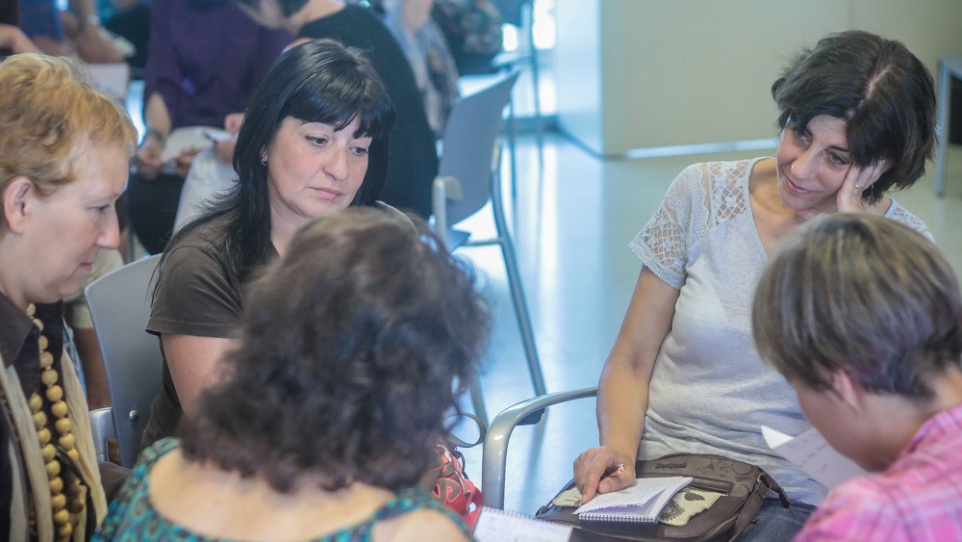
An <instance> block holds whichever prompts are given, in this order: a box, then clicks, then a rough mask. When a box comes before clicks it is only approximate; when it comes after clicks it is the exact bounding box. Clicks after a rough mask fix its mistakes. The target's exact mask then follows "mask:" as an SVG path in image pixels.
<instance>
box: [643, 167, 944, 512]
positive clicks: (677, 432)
mask: <svg viewBox="0 0 962 542" xmlns="http://www.w3.org/2000/svg"><path fill="white" fill-rule="evenodd" d="M761 159H762V158H755V159H752V160H742V161H737V162H708V163H702V164H694V165H692V166H689V167H687V168H685V170H684V171H682V172H681V174H679V175H678V177H677V178H676V179H675V181H674V182H673V183H672V185H671V187H670V188H669V189H668V193H667V194H666V196H665V199H664V201H663V202H662V204H661V207H660V208H659V210H658V211H657V212H656V213H655V215H654V216H653V217H652V218H651V220H649V222H648V224H647V225H646V226H645V228H644V229H642V230H641V232H639V233H638V235H637V236H636V237H635V239H634V240H633V241H632V242H631V244H630V247H631V249H632V250H633V251H634V252H635V253H636V254H637V255H638V256H639V257H640V258H641V260H642V262H643V263H644V265H645V267H647V268H649V269H650V270H651V271H652V272H653V273H654V274H655V275H656V276H657V277H659V278H660V279H661V280H663V281H664V282H665V283H667V284H669V285H670V286H672V287H674V288H677V289H679V295H678V301H677V303H676V305H675V314H674V318H673V320H672V325H671V330H670V331H669V333H668V336H667V337H666V338H665V342H664V343H663V344H662V347H661V351H660V352H659V354H658V358H657V360H656V361H655V366H654V370H653V373H652V376H651V383H650V389H649V399H648V405H649V407H648V412H647V415H646V419H645V430H644V435H643V436H642V440H641V444H640V446H639V455H638V456H639V458H641V459H652V458H657V457H660V456H663V455H666V454H669V453H677V452H694V453H709V454H719V455H723V456H726V457H730V458H733V459H739V460H742V461H745V462H748V463H753V464H755V465H758V466H760V467H762V468H763V469H765V471H767V472H768V473H769V474H770V475H771V476H772V477H773V478H775V480H776V481H777V482H778V483H779V484H780V485H781V486H782V487H783V488H784V489H785V491H786V492H787V493H788V496H789V498H791V499H792V500H794V501H800V502H805V503H809V504H813V505H818V504H819V503H820V502H821V500H822V499H823V498H824V497H825V493H826V488H825V487H824V486H822V485H821V484H819V483H818V482H816V481H814V480H812V479H811V478H809V477H808V476H807V475H806V474H805V473H804V472H803V471H801V470H800V469H798V468H797V467H795V466H794V465H792V464H791V463H789V462H788V461H786V460H785V459H783V458H782V457H781V456H779V455H778V454H776V453H774V452H772V451H771V450H770V449H769V448H768V446H767V445H766V444H765V441H764V439H763V438H762V435H761V431H760V426H761V425H762V424H764V425H768V426H770V427H773V428H775V429H777V430H779V431H782V432H784V433H787V434H789V435H796V434H798V433H801V432H802V431H804V430H805V429H807V428H808V427H809V424H808V422H807V421H806V420H805V417H804V415H803V414H802V411H801V408H800V407H799V405H798V401H797V400H796V397H795V393H794V391H793V390H792V388H791V386H789V385H788V383H787V382H786V381H785V379H784V378H782V376H781V375H779V374H778V372H776V371H775V370H774V369H773V368H772V367H770V366H769V365H768V364H767V363H765V362H764V361H762V359H761V358H760V357H759V355H758V353H757V352H756V350H755V345H754V343H753V341H752V334H751V305H752V297H753V295H754V292H755V285H756V283H757V281H758V278H759V276H760V274H761V272H762V270H763V269H764V267H765V265H766V264H767V263H768V255H767V254H766V253H765V249H764V248H763V246H762V243H761V239H760V238H759V235H758V231H757V230H756V228H755V221H754V218H753V215H752V209H751V204H750V202H749V192H748V178H749V176H750V174H751V170H752V167H753V166H754V164H755V163H756V162H757V161H758V160H761ZM886 216H887V217H889V218H891V219H893V220H897V221H899V222H902V223H904V224H906V225H908V226H909V227H912V228H914V229H916V230H919V231H921V232H923V233H925V234H928V232H927V228H926V226H925V224H924V223H923V222H922V221H921V220H919V219H918V218H917V217H915V216H913V215H912V214H910V213H909V212H908V211H906V210H905V209H904V208H903V207H901V206H900V205H898V204H897V203H895V202H894V201H893V202H892V205H891V207H890V208H889V210H888V212H887V213H886ZM929 237H930V238H931V236H930V235H929Z"/></svg>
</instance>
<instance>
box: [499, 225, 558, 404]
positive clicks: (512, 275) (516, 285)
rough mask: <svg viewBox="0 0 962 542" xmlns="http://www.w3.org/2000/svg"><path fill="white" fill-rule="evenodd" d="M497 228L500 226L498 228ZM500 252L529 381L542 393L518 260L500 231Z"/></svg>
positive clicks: (509, 243) (536, 393) (543, 387)
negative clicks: (526, 363) (525, 358)
mask: <svg viewBox="0 0 962 542" xmlns="http://www.w3.org/2000/svg"><path fill="white" fill-rule="evenodd" d="M498 229H499V230H500V229H501V228H498ZM500 244H501V253H502V255H503V256H504V267H505V270H506V271H507V274H508V289H510V290H511V300H512V302H513V304H514V312H515V314H516V315H517V317H518V327H519V328H520V330H521V342H522V343H523V344H524V352H525V356H526V357H527V358H528V370H529V371H530V372H531V383H532V384H533V385H534V393H535V395H544V394H545V393H547V390H546V389H545V386H544V376H543V375H542V374H541V361H540V359H539V358H538V350H537V348H536V346H535V340H534V329H533V328H532V326H531V316H530V313H529V312H528V304H527V302H526V301H525V298H524V290H523V286H522V284H521V273H520V272H519V271H518V261H517V259H516V258H515V255H514V247H513V246H512V244H511V239H509V238H508V236H507V235H505V234H504V233H502V234H501V235H500Z"/></svg>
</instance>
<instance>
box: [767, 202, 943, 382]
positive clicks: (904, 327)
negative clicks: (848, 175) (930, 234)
mask: <svg viewBox="0 0 962 542" xmlns="http://www.w3.org/2000/svg"><path fill="white" fill-rule="evenodd" d="M752 333H753V335H754V337H755V344H756V346H757V347H758V351H759V353H760V354H761V356H762V357H763V358H764V359H766V360H768V361H769V362H770V363H771V364H772V365H774V366H775V368H776V369H777V370H778V371H779V372H780V373H782V374H783V375H784V376H785V377H786V378H788V379H789V380H795V379H797V380H800V381H802V382H804V383H805V384H807V385H808V386H809V387H811V388H813V389H826V388H828V387H830V385H831V384H830V381H829V379H828V378H829V375H830V373H832V372H835V371H839V370H841V371H845V372H847V373H849V374H850V375H851V376H852V377H854V378H855V379H856V380H857V381H858V382H859V383H860V384H861V385H862V386H863V387H864V388H865V389H867V390H870V391H873V392H876V393H894V394H899V395H903V396H906V397H909V398H920V399H926V398H930V397H931V396H932V392H933V390H932V389H931V386H930V384H929V383H930V382H931V380H930V378H931V377H932V376H933V375H936V374H939V373H942V372H944V371H945V370H946V369H948V368H949V367H953V366H954V367H959V365H960V355H962V300H960V296H959V286H958V282H957V281H956V277H955V273H953V272H952V269H951V267H950V266H949V264H948V262H946V261H945V258H943V257H942V255H941V253H940V252H939V251H938V249H937V248H936V247H935V245H933V244H932V243H931V242H930V241H929V240H928V239H926V238H925V237H923V236H922V235H921V234H919V233H918V232H916V231H914V230H911V229H909V228H908V227H906V226H903V225H902V224H899V223H896V222H894V221H892V220H888V219H886V218H883V217H878V216H872V215H869V214H866V213H839V214H833V215H827V216H822V217H819V218H816V219H814V220H812V221H811V222H810V223H809V224H806V225H805V226H804V227H803V229H802V231H801V232H800V233H798V234H796V235H795V236H793V237H792V238H790V239H787V240H786V241H785V243H784V245H783V246H781V247H780V248H779V249H778V250H777V251H776V254H775V255H774V257H773V258H772V261H771V263H770V265H769V266H768V268H767V269H766V270H765V272H764V273H763V275H762V277H761V280H760V281H759V284H758V289H757V290H756V292H755V300H754V305H753V307H752Z"/></svg>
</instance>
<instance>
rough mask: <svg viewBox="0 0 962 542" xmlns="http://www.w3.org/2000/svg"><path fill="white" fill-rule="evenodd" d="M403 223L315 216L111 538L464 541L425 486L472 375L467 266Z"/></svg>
mask: <svg viewBox="0 0 962 542" xmlns="http://www.w3.org/2000/svg"><path fill="white" fill-rule="evenodd" d="M415 222H416V225H414V226H412V222H411V221H410V220H409V219H407V218H406V217H404V216H397V215H393V214H390V213H384V212H382V211H378V210H374V209H360V208H359V209H349V210H346V211H342V212H340V213H334V214H330V215H327V216H324V217H321V218H319V219H317V220H316V221H315V222H313V223H311V224H310V225H308V226H307V227H305V228H304V229H302V230H301V231H299V232H298V233H297V234H296V235H295V236H294V238H293V240H292V241H291V244H290V246H289V250H288V251H287V252H286V254H285V255H284V256H283V257H281V258H280V260H278V261H275V262H274V263H273V264H272V265H270V266H269V267H268V268H266V271H265V272H264V274H263V276H261V278H259V279H258V280H256V281H255V282H254V283H253V284H252V285H251V286H250V294H249V297H248V307H247V311H246V312H245V315H244V318H243V324H242V327H241V332H240V339H239V342H238V343H237V346H236V348H234V349H232V350H230V351H229V353H228V355H227V356H226V358H225V359H224V360H223V361H222V362H221V363H222V364H223V367H222V373H223V375H224V376H223V379H222V380H221V381H220V382H219V383H217V384H216V385H214V386H213V387H211V388H209V389H208V390H206V391H205V392H204V393H203V394H202V395H201V397H200V399H199V401H198V404H197V406H196V409H195V411H194V413H193V415H192V416H190V417H189V418H187V419H186V420H185V423H184V425H183V426H182V431H181V440H180V441H178V440H177V439H174V438H168V439H164V440H161V441H159V442H157V443H156V444H154V445H153V446H151V447H149V448H148V449H147V450H145V451H144V453H143V454H142V456H141V460H140V461H141V462H140V464H139V465H138V466H137V467H135V469H134V475H133V476H132V478H131V479H130V480H129V481H128V483H127V485H126V486H125V487H124V489H123V490H122V492H121V497H120V498H119V499H118V501H116V502H115V503H114V505H113V507H112V508H111V511H110V514H109V517H108V519H107V520H106V522H105V523H104V527H103V531H102V532H101V537H102V538H103V539H104V540H114V539H136V540H160V539H166V537H168V536H171V534H172V533H176V535H177V537H184V536H188V537H189V536H200V534H201V533H202V534H203V536H204V537H208V538H211V539H222V538H223V539H243V540H265V539H270V540H325V541H333V540H354V541H364V540H371V539H372V537H373V539H375V540H394V541H407V540H410V541H422V540H467V538H468V534H467V531H466V528H465V527H464V525H463V524H462V523H461V522H460V519H459V518H457V517H456V516H455V515H453V513H451V512H448V511H446V510H444V509H443V508H440V504H439V503H437V502H436V501H434V500H433V498H432V497H431V496H430V495H429V494H428V493H427V492H426V491H424V490H423V489H421V488H420V487H419V486H418V482H419V480H420V479H421V477H422V475H424V474H425V473H426V472H427V471H428V470H429V469H430V468H431V466H432V465H433V464H434V463H435V462H436V461H437V451H436V450H435V448H434V445H435V443H436V442H437V440H438V438H439V437H442V436H443V435H445V434H446V433H447V432H448V430H449V429H450V428H449V427H448V426H447V425H446V423H445V419H450V418H447V415H448V414H451V413H454V412H456V411H457V405H458V399H459V396H460V395H461V393H462V392H463V391H464V389H465V388H466V387H467V386H468V385H469V384H470V382H471V381H472V379H473V378H475V376H476V373H477V369H478V364H479V360H480V357H481V355H482V351H483V348H484V346H485V344H486V340H487V336H488V329H489V328H488V326H489V321H490V319H489V314H488V310H487V307H486V305H485V303H484V302H483V298H482V296H481V295H480V294H479V293H478V291H477V290H476V288H475V286H476V285H475V277H474V275H473V273H472V272H471V268H470V267H469V266H468V265H466V264H465V263H463V262H461V261H459V260H457V259H455V258H454V257H452V256H451V255H450V254H449V253H448V252H447V251H445V250H444V248H443V247H442V246H441V243H440V241H439V240H438V239H436V238H435V237H434V236H433V235H432V234H431V233H430V232H429V230H428V229H427V227H426V226H425V224H424V222H423V221H421V220H420V219H415Z"/></svg>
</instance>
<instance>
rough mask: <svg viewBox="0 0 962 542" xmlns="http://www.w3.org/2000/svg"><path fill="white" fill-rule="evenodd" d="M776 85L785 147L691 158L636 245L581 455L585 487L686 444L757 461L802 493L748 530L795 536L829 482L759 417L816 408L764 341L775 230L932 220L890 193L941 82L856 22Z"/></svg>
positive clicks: (801, 424) (797, 425) (928, 133)
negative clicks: (594, 444) (595, 429)
mask: <svg viewBox="0 0 962 542" xmlns="http://www.w3.org/2000/svg"><path fill="white" fill-rule="evenodd" d="M772 96H773V97H774V99H775V102H776V103H777V105H778V108H779V111H780V112H781V113H780V116H779V118H778V125H779V127H780V128H781V134H780V136H779V142H778V150H777V152H776V156H775V157H774V158H771V157H765V158H756V159H754V160H744V161H738V162H711V163H703V164H695V165H692V166H689V167H688V168H686V169H685V170H684V171H682V173H681V174H680V175H679V176H678V178H677V179H676V180H675V182H674V183H673V184H672V185H671V187H670V188H669V190H668V193H667V195H666V196H665V199H664V201H663V202H662V205H661V208H660V209H659V210H658V211H657V212H656V213H655V215H654V216H653V217H652V218H651V220H650V221H649V222H648V224H647V225H646V226H645V227H644V228H643V229H642V230H641V232H640V233H639V234H638V236H637V237H636V238H635V239H634V241H632V243H631V249H632V250H633V251H634V252H635V253H636V254H637V255H638V256H639V257H640V258H641V260H642V263H643V268H642V271H641V274H640V276H639V278H638V283H637V285H636V286H635V291H634V294H633V296H632V299H631V303H630V305H629V307H628V311H627V314H626V315H625V319H624V322H623V324H622V327H621V331H620V333H619V335H618V339H617V340H616V342H615V345H614V347H613V348H612V351H611V354H610V355H609V357H608V360H607V362H606V364H605V368H604V371H603V373H602V375H601V380H600V382H599V390H598V424H599V431H600V440H601V443H600V444H601V445H600V447H598V448H592V449H590V450H587V451H585V452H583V453H582V454H581V455H580V456H579V457H578V458H577V460H575V462H574V473H575V480H576V482H577V485H578V488H579V489H580V490H581V491H582V493H583V495H584V500H590V499H591V498H592V497H593V496H594V495H595V494H596V493H607V492H610V491H615V490H617V489H620V488H622V487H624V486H626V485H628V484H629V483H630V482H631V481H632V480H634V478H635V472H634V464H635V460H636V459H652V458H657V457H660V456H663V455H666V454H668V453H675V452H694V453H710V454H719V455H723V456H727V457H731V458H734V459H739V460H742V461H746V462H749V463H753V464H756V465H759V466H761V467H762V468H764V469H765V470H766V471H767V472H768V473H769V474H771V475H772V476H773V477H774V478H775V480H776V481H777V482H778V483H779V484H781V485H782V487H783V488H785V490H786V491H787V492H788V495H789V497H790V498H791V499H792V501H793V505H792V507H791V508H790V509H784V508H782V507H781V505H780V504H779V501H778V500H777V499H774V500H766V502H765V504H763V506H762V510H761V511H760V513H759V516H758V520H759V521H758V522H757V523H755V524H753V525H750V526H749V527H748V528H747V529H746V531H745V532H744V533H743V535H742V538H740V540H765V541H777V540H789V539H791V537H792V536H793V534H794V533H795V532H796V531H797V530H798V529H799V528H801V526H802V524H803V523H804V521H805V519H806V518H807V516H808V514H809V513H811V511H812V509H813V508H814V506H817V505H818V504H819V503H820V502H821V500H822V498H824V496H825V492H826V488H825V487H824V486H822V485H821V484H819V483H818V482H816V481H814V480H812V479H811V478H810V477H808V476H807V475H806V474H805V473H804V472H802V471H801V470H800V469H798V468H797V467H795V466H794V465H792V464H790V463H789V462H787V461H786V460H784V459H783V458H781V457H780V456H779V455H778V454H776V453H774V452H772V451H771V450H770V449H769V448H768V446H766V445H765V442H764V440H763V439H762V436H761V431H760V426H761V425H763V424H764V425H767V426H770V427H773V428H775V429H778V430H780V431H782V432H785V433H788V434H793V435H794V434H798V433H800V432H801V431H802V430H804V429H806V428H807V427H808V422H807V421H806V420H805V419H804V416H803V414H802V411H801V409H800V407H799V405H798V402H797V399H796V397H795V394H794V392H793V391H792V388H791V387H790V386H789V385H788V384H787V383H786V382H785V380H784V379H783V378H782V377H781V376H779V375H778V374H777V373H776V372H775V371H774V370H773V369H771V368H770V367H768V366H767V365H766V364H764V363H763V362H762V360H761V359H760V358H759V356H758V354H757V352H756V350H755V347H754V345H753V343H752V338H751V325H750V324H751V322H750V312H751V301H752V294H753V292H754V288H755V284H756V281H757V279H758V276H759V275H760V273H761V271H762V268H763V267H764V265H765V263H766V262H767V261H768V257H769V254H771V252H772V250H773V249H774V247H775V246H776V245H777V244H778V241H779V240H780V239H781V238H782V237H784V236H786V235H788V234H790V233H792V232H793V231H795V230H796V229H797V228H798V226H799V225H800V224H802V223H803V222H805V221H806V220H807V219H809V218H811V217H813V216H815V215H818V214H820V213H833V212H861V213H872V214H877V215H884V216H887V217H889V218H891V219H893V220H897V221H900V222H903V223H905V224H907V225H909V226H911V227H913V228H915V229H917V230H920V231H922V232H924V233H927V232H926V228H925V224H923V223H922V221H921V220H919V219H918V218H916V217H914V216H913V215H911V214H910V213H909V212H908V211H906V210H905V209H904V208H903V207H901V206H899V205H898V204H897V203H896V202H895V201H893V200H892V199H890V198H889V197H888V196H886V192H887V191H888V190H889V189H891V188H906V187H908V186H911V185H912V184H913V183H914V182H915V181H916V180H918V178H919V177H921V175H922V173H923V172H924V166H925V162H926V160H927V159H929V158H930V157H931V154H932V149H933V145H934V127H935V93H934V88H933V83H932V77H931V75H930V74H929V73H928V72H927V70H926V69H925V67H924V66H923V65H922V63H921V62H920V61H919V60H918V59H917V58H916V57H915V56H914V55H913V54H912V53H910V52H909V51H908V50H907V49H906V48H905V46H904V45H902V44H901V43H899V42H896V41H891V40H886V39H883V38H880V37H878V36H876V35H874V34H870V33H866V32H859V31H850V32H844V33H840V34H835V35H831V36H828V37H826V38H824V39H822V40H821V41H819V42H818V44H817V45H816V47H815V48H814V49H811V50H805V51H803V52H802V53H801V54H800V55H799V56H798V57H797V58H796V59H795V60H794V61H793V62H792V63H791V64H790V65H789V67H788V69H787V70H786V72H785V74H784V75H783V76H782V77H780V78H779V79H778V80H776V81H775V83H774V84H773V85H772ZM622 464H623V465H624V467H625V468H624V470H623V472H620V473H616V474H615V475H612V476H609V477H603V474H604V473H605V471H606V470H607V469H609V468H610V467H612V466H617V465H622Z"/></svg>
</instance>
